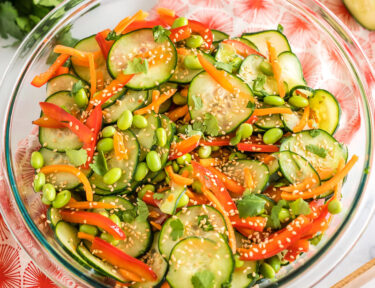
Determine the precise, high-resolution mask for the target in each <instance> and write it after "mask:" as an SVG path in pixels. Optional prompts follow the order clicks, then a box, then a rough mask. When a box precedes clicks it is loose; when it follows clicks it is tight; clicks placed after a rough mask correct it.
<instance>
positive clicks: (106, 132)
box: [102, 126, 116, 138]
mask: <svg viewBox="0 0 375 288" xmlns="http://www.w3.org/2000/svg"><path fill="white" fill-rule="evenodd" d="M115 132H116V128H115V127H113V126H107V127H105V128H104V129H103V130H102V136H103V138H111V137H113V135H115Z"/></svg>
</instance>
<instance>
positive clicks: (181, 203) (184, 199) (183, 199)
mask: <svg viewBox="0 0 375 288" xmlns="http://www.w3.org/2000/svg"><path fill="white" fill-rule="evenodd" d="M189 200H190V198H189V196H187V195H186V194H184V195H182V197H181V198H180V200H179V201H178V203H177V208H181V207H184V206H186V205H188V204H189Z"/></svg>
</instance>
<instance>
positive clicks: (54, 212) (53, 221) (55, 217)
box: [47, 206, 61, 228]
mask: <svg viewBox="0 0 375 288" xmlns="http://www.w3.org/2000/svg"><path fill="white" fill-rule="evenodd" d="M47 218H48V221H49V223H50V225H51V226H52V228H55V227H56V225H57V223H59V221H61V215H60V212H59V209H57V208H54V207H52V206H50V207H49V208H48V210H47Z"/></svg>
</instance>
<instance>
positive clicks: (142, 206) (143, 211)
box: [137, 198, 150, 222]
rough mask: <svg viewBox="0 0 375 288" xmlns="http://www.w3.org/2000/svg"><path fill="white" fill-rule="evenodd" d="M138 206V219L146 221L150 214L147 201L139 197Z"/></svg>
mask: <svg viewBox="0 0 375 288" xmlns="http://www.w3.org/2000/svg"><path fill="white" fill-rule="evenodd" d="M137 207H138V209H137V213H138V216H137V220H138V221H140V222H145V221H146V220H147V217H148V215H149V214H150V213H149V211H148V207H147V205H146V203H145V202H143V201H142V200H141V199H139V198H137Z"/></svg>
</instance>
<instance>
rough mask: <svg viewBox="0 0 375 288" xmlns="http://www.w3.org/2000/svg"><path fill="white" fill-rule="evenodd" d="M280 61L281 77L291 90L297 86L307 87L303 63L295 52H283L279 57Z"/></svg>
mask: <svg viewBox="0 0 375 288" xmlns="http://www.w3.org/2000/svg"><path fill="white" fill-rule="evenodd" d="M278 59H279V64H280V67H281V77H282V79H283V81H284V82H286V83H287V84H288V89H289V90H291V89H293V88H294V87H296V86H303V85H306V80H305V78H304V77H303V71H302V66H301V63H300V62H299V60H298V58H297V56H296V55H295V54H294V53H293V52H290V51H286V52H283V53H281V54H280V55H279V56H278Z"/></svg>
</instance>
